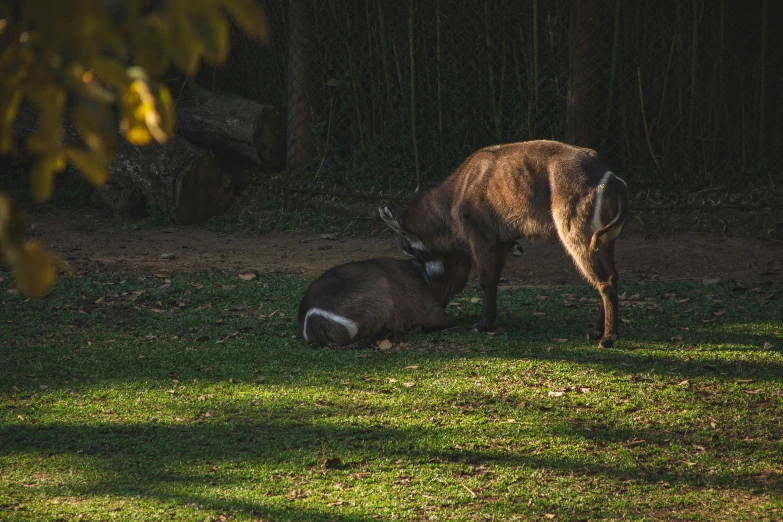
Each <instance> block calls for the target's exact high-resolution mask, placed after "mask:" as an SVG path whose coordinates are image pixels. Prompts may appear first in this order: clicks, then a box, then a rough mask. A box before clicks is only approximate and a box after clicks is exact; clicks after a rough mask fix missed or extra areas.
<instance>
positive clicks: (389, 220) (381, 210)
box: [378, 207, 405, 236]
mask: <svg viewBox="0 0 783 522" xmlns="http://www.w3.org/2000/svg"><path fill="white" fill-rule="evenodd" d="M378 214H380V215H381V219H383V221H384V222H385V223H386V224H387V225H389V228H391V229H392V230H394V232H396V233H397V234H399V235H401V236H403V235H405V234H404V233H403V231H402V227H401V226H400V223H399V221H397V219H396V218H395V217H394V214H392V211H391V210H389V207H378Z"/></svg>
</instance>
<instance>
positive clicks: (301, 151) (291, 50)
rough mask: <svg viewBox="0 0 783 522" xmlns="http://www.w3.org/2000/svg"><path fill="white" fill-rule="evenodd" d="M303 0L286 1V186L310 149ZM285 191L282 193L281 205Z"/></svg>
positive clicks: (302, 168)
mask: <svg viewBox="0 0 783 522" xmlns="http://www.w3.org/2000/svg"><path fill="white" fill-rule="evenodd" d="M308 6H309V4H308V2H306V1H305V0H289V1H288V63H287V78H286V91H287V99H288V107H287V115H288V151H287V160H286V165H287V166H288V168H287V169H286V170H287V173H288V179H287V180H286V185H287V186H293V185H295V184H296V183H297V182H298V181H299V180H300V179H301V178H302V176H303V174H304V172H305V169H306V167H307V165H308V164H309V163H310V159H311V154H312V149H311V139H310V117H309V112H308V105H307V104H308V90H309V83H310V82H309V77H308V72H309V71H308V68H309V66H310V64H309V61H308V58H309V52H308V51H309V43H310V41H309V38H310V37H311V35H310V31H312V29H313V28H312V24H311V23H310V16H311V13H310V9H308ZM287 197H288V194H287V193H285V189H284V193H283V201H282V206H283V208H285V206H286V199H287Z"/></svg>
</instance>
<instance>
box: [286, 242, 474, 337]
mask: <svg viewBox="0 0 783 522" xmlns="http://www.w3.org/2000/svg"><path fill="white" fill-rule="evenodd" d="M422 259H426V260H422ZM470 269H471V260H470V257H469V256H468V255H466V254H464V253H461V252H457V253H453V254H449V255H446V256H442V257H438V258H434V257H432V256H427V255H420V256H419V257H418V259H411V260H399V259H388V258H379V259H369V260H367V261H358V262H354V263H347V264H344V265H340V266H337V267H334V268H332V269H330V270H328V271H326V272H325V273H324V274H323V275H322V276H321V277H319V278H318V279H316V280H315V281H314V282H313V283H312V284H311V285H310V287H309V288H308V289H307V292H305V295H304V298H303V299H302V303H301V305H300V306H299V335H300V336H302V337H303V338H304V339H305V340H306V341H307V342H308V343H310V344H317V345H324V346H327V345H332V346H344V345H347V344H353V343H355V342H358V341H363V340H373V339H377V338H379V336H381V335H383V334H385V333H387V332H388V333H396V334H400V333H407V332H409V331H411V330H412V329H414V328H416V327H422V328H428V329H442V328H446V327H448V326H449V325H451V323H452V317H451V316H450V315H449V314H448V313H446V309H445V307H446V305H447V304H448V302H449V300H450V299H451V298H452V297H454V296H455V295H456V294H458V293H459V292H461V291H462V289H463V288H464V287H465V284H466V283H467V280H468V276H469V275H470Z"/></svg>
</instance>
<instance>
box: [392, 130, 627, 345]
mask: <svg viewBox="0 0 783 522" xmlns="http://www.w3.org/2000/svg"><path fill="white" fill-rule="evenodd" d="M627 207H628V194H627V190H626V185H625V182H624V181H623V180H621V179H620V178H618V177H617V176H615V175H614V174H613V173H612V172H611V171H609V168H608V167H607V165H606V163H604V162H603V160H601V159H600V158H599V157H598V154H597V153H596V152H595V151H593V150H590V149H585V148H580V147H574V146H571V145H566V144H564V143H559V142H556V141H543V140H541V141H528V142H522V143H510V144H505V145H495V146H492V147H486V148H483V149H481V150H479V151H477V152H475V153H474V154H473V155H471V156H470V157H469V158H468V159H467V160H465V162H464V163H462V165H460V166H459V167H458V168H457V170H456V171H455V172H454V173H453V174H452V175H451V176H449V177H448V178H447V179H446V180H444V181H443V182H442V183H440V184H439V185H437V186H435V187H433V188H431V189H430V190H428V191H426V192H423V193H422V194H420V195H418V196H417V197H416V198H415V199H414V200H413V202H412V203H411V204H410V205H409V206H408V208H407V209H406V210H405V212H403V214H402V216H401V217H400V218H399V219H396V218H395V217H394V215H393V214H392V212H391V211H390V210H389V209H388V207H382V208H380V209H379V211H380V214H381V217H382V218H383V219H384V221H386V223H387V224H388V225H389V226H390V227H391V228H392V230H394V231H395V232H397V233H398V234H399V235H401V236H402V238H403V247H404V248H405V249H406V250H408V251H409V252H410V253H412V254H414V255H415V256H422V255H425V254H426V255H435V256H437V255H443V254H448V253H450V252H460V251H463V252H470V254H471V255H472V257H473V262H474V263H475V265H476V269H477V272H478V277H479V283H480V284H481V288H482V291H483V303H482V312H481V318H480V320H479V321H478V323H476V325H475V329H476V330H478V331H484V330H487V329H490V328H491V327H492V325H493V323H494V321H495V317H496V313H497V286H498V281H499V280H500V273H501V270H502V269H503V265H504V263H505V259H506V257H507V254H508V253H509V252H510V251H511V253H512V254H513V253H514V250H515V249H514V247H513V245H514V241H515V240H518V239H520V238H527V239H529V240H535V239H550V238H554V237H557V238H559V240H560V242H561V243H562V244H563V246H564V247H565V249H566V251H567V252H568V254H569V255H570V256H571V258H572V259H573V260H574V263H575V264H576V267H577V268H578V269H579V271H580V272H581V273H582V275H583V276H584V277H585V279H587V281H588V282H589V283H590V284H591V285H592V286H593V287H594V288H595V289H596V290H598V292H599V293H600V294H601V306H600V313H599V317H598V321H597V322H596V325H595V330H594V332H593V333H592V337H594V338H596V339H600V341H599V344H600V345H601V346H603V347H610V346H612V344H613V343H614V341H615V339H616V338H617V322H618V313H617V312H618V311H617V308H618V306H617V279H618V278H617V269H616V268H615V264H614V242H615V239H616V238H617V236H618V235H619V234H620V231H621V230H622V228H623V223H624V222H625V216H626V212H627Z"/></svg>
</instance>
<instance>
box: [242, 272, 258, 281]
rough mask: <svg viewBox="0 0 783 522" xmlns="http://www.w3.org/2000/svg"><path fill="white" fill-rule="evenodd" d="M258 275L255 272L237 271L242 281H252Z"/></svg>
mask: <svg viewBox="0 0 783 522" xmlns="http://www.w3.org/2000/svg"><path fill="white" fill-rule="evenodd" d="M256 277H258V275H257V274H256V273H255V272H240V273H239V279H241V280H242V281H252V280H253V279H255V278H256Z"/></svg>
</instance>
